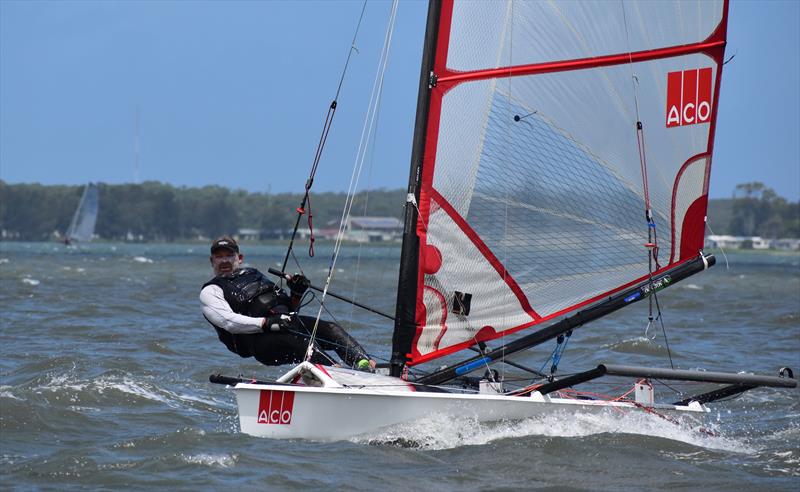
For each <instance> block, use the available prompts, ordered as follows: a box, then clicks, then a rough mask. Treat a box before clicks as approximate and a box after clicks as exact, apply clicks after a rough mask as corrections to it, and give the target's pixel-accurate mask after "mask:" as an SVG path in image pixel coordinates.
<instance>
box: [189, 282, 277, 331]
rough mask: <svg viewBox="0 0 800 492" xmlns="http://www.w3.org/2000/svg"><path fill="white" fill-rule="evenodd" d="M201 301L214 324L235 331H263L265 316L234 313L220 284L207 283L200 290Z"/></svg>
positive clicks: (207, 315) (207, 317) (205, 313)
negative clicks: (257, 316) (255, 316)
mask: <svg viewBox="0 0 800 492" xmlns="http://www.w3.org/2000/svg"><path fill="white" fill-rule="evenodd" d="M200 302H201V303H202V304H203V316H205V317H206V319H207V320H208V321H210V322H211V324H212V325H214V326H216V327H218V328H222V329H223V330H225V331H227V332H229V333H233V334H239V333H261V331H262V330H261V325H262V324H263V323H264V318H253V317H250V316H245V315H243V314H238V313H234V312H233V310H232V309H231V306H230V304H228V301H226V300H225V295H224V294H223V293H222V288H221V287H220V286H218V285H207V286H205V287H203V290H201V291H200Z"/></svg>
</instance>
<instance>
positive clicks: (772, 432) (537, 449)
mask: <svg viewBox="0 0 800 492" xmlns="http://www.w3.org/2000/svg"><path fill="white" fill-rule="evenodd" d="M318 249H319V251H318V255H317V259H316V260H315V261H308V260H306V259H304V260H303V263H304V269H305V271H306V274H307V275H309V276H310V277H311V278H312V279H313V280H317V281H318V282H320V283H321V281H322V279H323V276H324V270H325V266H326V264H327V261H328V258H329V257H328V254H329V252H328V251H327V250H326V249H325V248H324V247H319V248H318ZM359 251H360V256H361V258H360V260H358V259H357V258H358V254H359ZM245 253H246V256H247V258H246V259H247V260H249V262H250V263H251V264H253V265H254V266H258V267H261V268H262V269H265V268H266V267H267V266H272V265H275V264H276V263H275V262H277V261H279V260H280V259H282V258H283V253H284V247H283V246H253V247H250V248H247V250H246V251H245ZM298 254H300V252H298ZM398 254H399V249H398V248H396V247H372V248H364V249H361V250H359V249H357V248H351V249H348V250H346V251H345V252H344V254H343V257H342V259H341V260H340V262H339V264H338V265H337V267H338V268H339V269H340V270H339V271H338V273H337V275H338V277H337V279H338V280H337V283H336V288H337V290H339V291H340V292H341V293H342V294H344V295H348V296H354V297H357V298H358V299H359V300H361V301H362V302H364V303H366V304H369V305H373V306H375V307H377V308H379V309H382V310H384V311H386V312H392V311H393V309H392V306H393V305H394V291H395V275H396V271H397V258H398ZM729 259H730V264H731V266H730V269H726V268H725V265H724V261H723V260H722V258H721V257H720V262H719V264H718V265H717V266H716V267H714V268H713V269H712V270H710V271H709V272H706V273H704V274H700V275H697V276H695V277H693V278H691V279H688V280H686V281H684V282H682V283H680V284H677V285H675V286H673V287H671V288H669V289H667V290H666V291H664V292H663V293H662V294H661V295H660V299H661V302H662V305H663V307H664V311H665V320H666V325H667V328H668V335H669V342H670V348H671V350H672V355H673V358H674V360H675V365H676V367H680V368H704V369H707V370H719V371H738V370H748V371H753V372H757V373H765V374H776V373H777V370H778V368H779V367H781V366H783V365H789V366H792V367H793V368H795V372H796V373H798V374H800V256H798V255H769V254H738V255H729ZM208 277H210V270H209V267H208V259H207V246H206V245H150V244H148V245H129V244H116V245H112V244H91V245H86V246H84V245H81V246H79V247H77V248H70V249H66V248H64V247H63V246H61V245H58V244H43V243H38V244H26V243H0V309H2V317H1V318H0V333H1V334H2V339H1V341H2V345H1V346H0V378H1V379H0V484H2V488H3V489H17V490H32V489H49V488H52V489H126V490H128V489H132V490H136V489H144V488H148V489H149V488H156V489H160V490H221V489H224V488H235V489H236V490H263V489H272V490H295V489H328V488H331V487H337V488H339V487H340V488H345V489H348V490H375V489H376V488H381V489H382V490H385V489H388V490H396V489H409V488H411V489H422V490H433V489H435V490H459V491H460V490H486V489H533V488H545V489H547V488H549V489H554V490H643V489H647V490H656V489H657V490H665V489H670V490H680V489H684V490H699V489H704V490H726V491H727V490H798V488H800V391H798V390H795V391H789V390H773V389H766V390H759V391H753V392H751V393H750V394H745V395H744V396H742V397H740V398H737V399H734V400H732V401H729V402H724V403H721V404H718V405H717V406H715V407H714V408H715V409H716V410H717V413H716V414H715V415H714V419H713V422H712V426H713V428H714V429H715V431H716V432H717V435H716V436H714V437H710V436H706V435H703V434H700V433H698V432H695V431H693V430H691V429H690V428H688V427H681V426H676V425H673V424H671V423H669V422H665V421H663V420H660V419H658V418H654V417H648V416H640V417H635V418H626V419H619V418H617V417H616V416H591V415H585V416H578V418H575V419H559V418H549V419H545V420H526V421H521V422H509V423H499V424H494V425H480V424H477V423H475V422H471V421H468V420H465V421H454V420H452V419H450V420H441V419H437V418H436V417H432V418H431V419H429V420H426V421H424V422H418V423H415V424H414V425H408V426H403V427H399V428H395V429H390V430H387V431H386V432H383V433H380V434H378V435H373V436H364V437H362V438H358V439H354V440H353V441H350V442H334V443H317V442H309V441H272V440H267V439H258V438H253V437H249V436H247V435H243V434H240V433H239V431H238V424H237V417H236V406H235V402H234V397H233V394H232V393H231V392H229V391H228V390H226V389H225V388H224V387H223V386H218V385H212V384H210V383H208V375H209V374H211V373H214V372H221V373H223V374H227V375H238V374H243V375H248V376H250V375H253V376H259V377H262V378H266V377H274V376H276V375H278V374H279V373H280V372H282V369H277V368H265V367H262V366H260V365H259V364H258V363H255V362H253V361H251V360H246V359H240V358H238V357H236V356H235V355H233V354H231V353H229V352H227V351H226V350H225V348H224V346H223V345H222V344H221V343H219V342H218V341H217V339H216V335H215V334H214V332H213V330H212V329H211V327H210V326H208V325H207V324H206V323H205V321H204V320H203V319H202V316H201V315H200V311H199V303H198V301H197V294H198V292H199V288H200V285H201V284H202V283H203V282H204V281H205V280H207V279H208ZM356 277H358V278H359V279H360V280H359V283H358V285H360V287H359V288H353V287H352V285H353V283H352V281H353V279H355V278H356ZM640 304H642V303H640ZM330 305H331V308H332V310H333V311H334V313H333V314H334V315H335V316H336V317H337V318H338V319H339V320H340V321H341V322H343V324H345V325H346V326H348V327H349V329H350V331H351V333H353V334H354V335H355V336H356V337H357V338H358V339H359V340H360V341H361V342H362V343H363V344H364V345H365V346H366V347H367V348H368V349H369V350H370V351H372V352H374V353H375V354H376V355H377V356H379V357H386V356H387V355H388V352H389V346H388V344H389V340H390V327H389V326H388V325H387V324H386V323H384V321H383V320H382V319H381V318H376V317H375V316H374V315H371V314H368V313H364V312H360V311H354V310H352V309H351V308H350V307H348V306H346V305H342V304H333V303H331V304H330ZM314 311H315V310H314ZM645 321H646V308H645V306H643V305H642V306H638V305H637V306H636V307H632V308H630V309H628V310H626V311H624V312H620V313H617V314H616V315H614V316H612V317H609V318H608V319H604V320H601V321H598V322H595V323H594V324H592V325H590V326H587V327H583V328H581V329H579V330H576V331H575V335H573V337H572V340H571V342H570V347H569V350H568V351H567V353H566V354H565V356H564V360H562V363H561V371H564V372H570V371H575V370H584V369H589V368H591V367H593V366H594V365H596V364H597V363H598V362H601V361H606V362H616V363H620V364H650V365H655V366H660V367H667V366H668V362H667V361H666V350H665V347H664V344H663V339H661V338H656V340H648V339H647V338H645V336H644V335H645V330H644V328H645V324H646V323H645ZM648 335H650V336H653V335H660V329H659V330H650V332H649V333H648ZM551 349H552V345H548V346H546V347H542V348H537V349H535V350H533V351H531V353H530V354H529V355H528V358H527V359H522V360H520V361H519V362H523V363H526V364H528V365H532V366H536V367H538V365H539V364H541V362H542V361H543V360H544V359H545V358H546V356H547V355H548V354H549V351H550V350H551ZM400 443H402V444H403V445H400Z"/></svg>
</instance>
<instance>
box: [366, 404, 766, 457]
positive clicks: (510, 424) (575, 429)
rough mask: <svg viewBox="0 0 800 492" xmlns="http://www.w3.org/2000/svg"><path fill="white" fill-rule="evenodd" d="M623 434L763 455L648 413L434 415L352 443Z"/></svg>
mask: <svg viewBox="0 0 800 492" xmlns="http://www.w3.org/2000/svg"><path fill="white" fill-rule="evenodd" d="M600 434H619V435H632V436H643V437H648V438H659V439H666V440H670V441H678V442H682V443H685V444H689V445H692V446H696V447H699V448H704V449H710V450H718V451H726V452H733V453H741V454H753V453H755V452H757V451H758V450H757V449H755V448H753V447H751V446H749V445H748V444H746V443H743V442H741V441H739V440H736V439H730V438H726V437H724V436H720V435H709V434H708V433H706V432H702V431H701V430H700V429H699V428H698V427H697V423H696V422H695V421H693V420H692V419H685V420H681V421H679V422H678V423H677V424H675V423H671V422H667V421H664V420H663V419H661V418H659V417H657V416H655V415H650V414H645V413H626V414H624V415H622V418H621V415H620V413H619V412H612V411H607V412H601V413H589V412H586V413H582V412H578V413H570V414H564V413H556V414H551V415H547V416H540V417H532V418H528V419H523V420H519V421H501V422H493V423H481V422H478V421H477V420H476V419H472V418H463V417H462V418H453V417H450V416H444V415H433V416H430V417H426V418H423V419H420V420H417V421H415V422H412V423H404V424H398V425H395V426H391V427H388V428H386V429H383V430H381V431H377V432H375V433H370V434H365V435H362V436H358V437H356V438H353V439H351V442H354V443H358V444H369V445H393V446H399V447H404V448H417V449H424V450H443V449H453V448H457V447H461V446H476V445H485V444H489V443H492V442H494V441H498V440H501V439H521V438H527V437H533V436H535V437H550V438H552V437H558V438H567V439H575V438H585V437H590V436H595V435H600Z"/></svg>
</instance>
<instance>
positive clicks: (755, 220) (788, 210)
mask: <svg viewBox="0 0 800 492" xmlns="http://www.w3.org/2000/svg"><path fill="white" fill-rule="evenodd" d="M708 208H709V210H708V216H709V222H710V224H711V227H712V229H713V231H714V232H715V233H716V234H729V235H731V236H761V237H763V238H800V202H794V203H792V202H790V201H788V200H786V199H785V198H783V197H780V196H778V195H777V194H776V193H775V191H774V190H773V189H771V188H768V187H767V186H765V185H764V183H759V182H753V183H742V184H739V185H737V186H736V190H735V191H734V193H733V197H732V198H731V199H722V200H710V201H709V206H708ZM718 228H719V230H717V229H718Z"/></svg>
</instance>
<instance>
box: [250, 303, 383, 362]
mask: <svg viewBox="0 0 800 492" xmlns="http://www.w3.org/2000/svg"><path fill="white" fill-rule="evenodd" d="M315 321H316V318H313V317H311V316H297V317H295V319H294V321H293V322H292V324H291V326H290V327H286V328H281V330H280V331H277V332H269V333H257V334H253V335H249V336H252V337H253V340H252V342H253V343H252V345H251V347H252V349H253V356H254V357H255V358H256V360H258V361H259V362H261V363H262V364H266V365H268V366H279V365H282V364H296V363H299V362H302V361H303V360H305V355H306V350H307V349H308V340H309V339H310V338H311V331H312V330H313V329H314V322H315ZM314 339H315V342H314V343H315V350H314V355H313V356H312V357H311V362H313V363H315V364H324V365H332V364H333V361H332V360H331V359H330V357H328V356H326V355H325V354H324V353H320V349H321V350H324V351H327V350H332V351H334V352H336V354H337V355H338V356H339V357H341V359H342V360H343V361H344V363H345V364H347V365H348V366H351V367H353V366H355V365H356V363H357V362H358V361H359V360H361V359H369V358H370V357H369V356H368V355H367V353H366V352H365V351H364V349H363V348H362V347H361V345H359V344H358V342H357V341H356V340H355V339H354V338H353V337H351V336H350V335H348V334H347V332H346V331H344V329H343V328H342V327H341V326H339V325H337V324H336V323H332V322H330V321H325V320H322V319H321V320H319V326H318V327H317V334H316V336H315V338H314Z"/></svg>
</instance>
